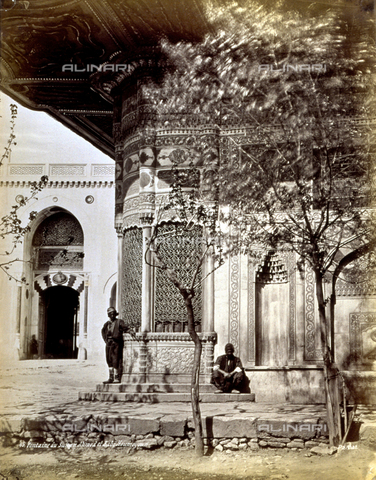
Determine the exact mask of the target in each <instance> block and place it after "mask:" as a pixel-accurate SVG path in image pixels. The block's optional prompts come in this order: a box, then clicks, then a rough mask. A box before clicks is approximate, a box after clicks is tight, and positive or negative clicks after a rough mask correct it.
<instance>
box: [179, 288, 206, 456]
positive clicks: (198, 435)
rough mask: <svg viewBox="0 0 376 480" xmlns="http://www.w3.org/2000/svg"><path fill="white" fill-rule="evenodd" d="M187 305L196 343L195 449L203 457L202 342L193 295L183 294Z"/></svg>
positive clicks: (190, 332)
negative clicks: (196, 326) (193, 305)
mask: <svg viewBox="0 0 376 480" xmlns="http://www.w3.org/2000/svg"><path fill="white" fill-rule="evenodd" d="M183 296H184V300H185V305H186V308H187V313H188V332H189V335H190V336H191V339H192V340H193V342H194V344H195V351H194V360H193V369H192V377H191V405H192V415H193V422H194V425H195V451H196V455H198V456H200V457H202V456H203V455H204V442H203V438H202V437H203V432H202V422H201V411H200V391H199V383H200V361H201V351H202V344H201V340H200V337H199V336H198V335H197V332H196V330H195V322H194V314H193V307H192V295H190V294H189V295H188V294H185V295H184V294H183Z"/></svg>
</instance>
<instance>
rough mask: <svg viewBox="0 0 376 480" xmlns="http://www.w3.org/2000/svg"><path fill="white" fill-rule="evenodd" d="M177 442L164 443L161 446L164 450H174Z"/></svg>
mask: <svg viewBox="0 0 376 480" xmlns="http://www.w3.org/2000/svg"><path fill="white" fill-rule="evenodd" d="M176 443H177V442H175V440H174V441H172V442H164V444H163V446H164V447H166V448H174V447H175V445H176Z"/></svg>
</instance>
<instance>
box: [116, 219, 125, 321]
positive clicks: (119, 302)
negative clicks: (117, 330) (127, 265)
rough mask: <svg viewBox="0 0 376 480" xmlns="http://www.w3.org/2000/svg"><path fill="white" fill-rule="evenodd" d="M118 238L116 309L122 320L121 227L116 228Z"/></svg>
mask: <svg viewBox="0 0 376 480" xmlns="http://www.w3.org/2000/svg"><path fill="white" fill-rule="evenodd" d="M116 231H117V236H118V258H117V261H118V274H117V284H116V309H117V311H118V312H119V313H120V318H123V312H122V311H121V309H122V292H123V275H124V272H123V239H124V236H123V232H122V229H121V227H119V228H116Z"/></svg>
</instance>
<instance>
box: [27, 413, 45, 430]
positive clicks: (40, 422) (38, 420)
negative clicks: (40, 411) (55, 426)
mask: <svg viewBox="0 0 376 480" xmlns="http://www.w3.org/2000/svg"><path fill="white" fill-rule="evenodd" d="M21 426H22V429H23V430H44V429H45V427H46V423H45V417H44V416H43V415H39V416H33V417H31V416H28V417H23V419H22V422H21Z"/></svg>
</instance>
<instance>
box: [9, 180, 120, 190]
mask: <svg viewBox="0 0 376 480" xmlns="http://www.w3.org/2000/svg"><path fill="white" fill-rule="evenodd" d="M32 184H34V182H32V181H30V180H28V181H15V180H9V181H8V180H6V181H0V187H23V188H30V187H31V185H32ZM74 187H75V188H80V187H81V188H114V187H115V182H113V181H111V182H106V181H104V182H102V181H93V182H92V181H77V182H76V181H56V182H48V183H47V185H46V186H45V188H74Z"/></svg>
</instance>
